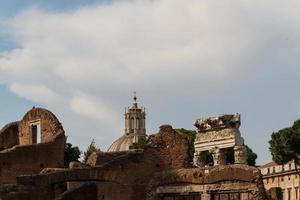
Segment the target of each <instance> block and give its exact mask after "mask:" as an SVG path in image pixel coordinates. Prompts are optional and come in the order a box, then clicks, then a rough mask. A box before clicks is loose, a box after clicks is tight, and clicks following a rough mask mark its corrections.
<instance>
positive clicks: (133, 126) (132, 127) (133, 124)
mask: <svg viewBox="0 0 300 200" xmlns="http://www.w3.org/2000/svg"><path fill="white" fill-rule="evenodd" d="M130 124H131V127H130V128H131V129H135V123H134V118H133V117H131V119H130Z"/></svg>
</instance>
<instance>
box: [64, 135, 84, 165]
mask: <svg viewBox="0 0 300 200" xmlns="http://www.w3.org/2000/svg"><path fill="white" fill-rule="evenodd" d="M67 138H68V137H66V144H65V160H64V166H65V167H69V163H70V162H72V161H78V159H79V158H80V155H81V151H80V150H79V148H78V147H77V146H73V145H72V144H71V143H69V142H67Z"/></svg>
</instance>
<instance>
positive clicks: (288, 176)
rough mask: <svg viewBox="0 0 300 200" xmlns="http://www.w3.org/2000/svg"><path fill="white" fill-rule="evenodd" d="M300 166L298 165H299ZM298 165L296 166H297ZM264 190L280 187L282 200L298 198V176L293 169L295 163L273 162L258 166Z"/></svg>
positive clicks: (295, 199)
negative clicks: (278, 163) (280, 163)
mask: <svg viewBox="0 0 300 200" xmlns="http://www.w3.org/2000/svg"><path fill="white" fill-rule="evenodd" d="M299 167H300V166H299ZM299 167H298V168H299ZM260 169H261V173H262V175H263V181H264V186H265V188H266V190H269V189H271V188H275V187H280V188H281V190H282V195H283V200H299V199H300V198H299V181H300V180H299V176H298V175H297V173H296V170H295V163H294V162H292V161H291V162H289V163H287V164H285V165H277V164H276V163H275V162H270V163H267V164H265V165H263V166H261V167H260Z"/></svg>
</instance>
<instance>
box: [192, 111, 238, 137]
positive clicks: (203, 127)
mask: <svg viewBox="0 0 300 200" xmlns="http://www.w3.org/2000/svg"><path fill="white" fill-rule="evenodd" d="M194 125H195V126H196V127H197V128H198V132H199V133H204V132H207V131H213V130H220V129H224V128H237V129H238V128H239V127H240V125H241V120H240V114H239V113H237V114H235V115H220V116H218V117H209V118H205V119H197V120H196V122H195V123H194Z"/></svg>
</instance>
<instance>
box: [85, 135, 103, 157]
mask: <svg viewBox="0 0 300 200" xmlns="http://www.w3.org/2000/svg"><path fill="white" fill-rule="evenodd" d="M94 152H101V150H100V148H98V147H97V146H96V144H95V140H94V139H92V141H91V144H90V145H89V146H88V148H87V150H86V151H85V152H84V154H83V155H84V158H83V160H84V162H86V161H87V160H88V158H89V156H90V155H91V154H92V153H94Z"/></svg>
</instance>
